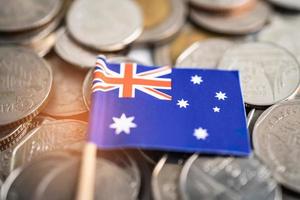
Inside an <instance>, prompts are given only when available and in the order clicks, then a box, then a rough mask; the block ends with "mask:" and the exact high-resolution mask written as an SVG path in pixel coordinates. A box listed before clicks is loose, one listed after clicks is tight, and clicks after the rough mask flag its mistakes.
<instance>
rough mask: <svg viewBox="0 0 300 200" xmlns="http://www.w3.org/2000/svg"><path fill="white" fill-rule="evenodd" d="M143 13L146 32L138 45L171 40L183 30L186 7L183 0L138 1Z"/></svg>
mask: <svg viewBox="0 0 300 200" xmlns="http://www.w3.org/2000/svg"><path fill="white" fill-rule="evenodd" d="M136 2H137V3H138V4H139V5H140V7H141V9H142V11H143V19H144V30H143V33H142V35H141V36H140V37H139V38H138V40H137V42H138V43H160V42H164V41H167V40H169V39H171V38H172V37H173V36H174V35H175V34H176V33H178V32H179V30H180V29H181V28H182V26H183V25H184V22H185V17H186V5H185V2H184V1H182V0H152V1H147V0H136Z"/></svg>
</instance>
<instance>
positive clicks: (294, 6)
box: [268, 0, 300, 10]
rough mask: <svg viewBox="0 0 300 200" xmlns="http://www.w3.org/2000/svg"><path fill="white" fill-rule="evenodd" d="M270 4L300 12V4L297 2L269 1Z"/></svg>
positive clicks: (288, 0)
mask: <svg viewBox="0 0 300 200" xmlns="http://www.w3.org/2000/svg"><path fill="white" fill-rule="evenodd" d="M268 1H269V2H271V3H273V4H275V5H277V6H280V7H283V8H287V9H291V10H300V2H299V1H295V0H268Z"/></svg>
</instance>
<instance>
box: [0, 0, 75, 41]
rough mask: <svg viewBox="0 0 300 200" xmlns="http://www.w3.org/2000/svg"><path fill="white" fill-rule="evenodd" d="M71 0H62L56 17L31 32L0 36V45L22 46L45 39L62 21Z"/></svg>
mask: <svg viewBox="0 0 300 200" xmlns="http://www.w3.org/2000/svg"><path fill="white" fill-rule="evenodd" d="M70 1H71V0H64V1H63V2H64V4H63V7H62V9H61V10H60V11H59V13H58V15H57V16H56V17H55V18H54V19H53V20H52V21H51V22H49V23H47V24H45V25H43V26H41V27H39V28H35V29H33V30H29V31H25V32H18V33H7V34H2V33H1V34H0V44H18V45H19V44H22V45H30V44H32V43H35V42H38V41H40V40H42V39H44V38H45V37H47V36H48V35H49V34H50V33H51V32H53V31H54V30H55V29H56V28H57V26H58V25H59V24H60V22H61V20H62V19H63V17H64V15H65V12H66V9H67V8H68V5H69V3H70Z"/></svg>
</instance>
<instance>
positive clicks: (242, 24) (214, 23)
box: [191, 1, 271, 35]
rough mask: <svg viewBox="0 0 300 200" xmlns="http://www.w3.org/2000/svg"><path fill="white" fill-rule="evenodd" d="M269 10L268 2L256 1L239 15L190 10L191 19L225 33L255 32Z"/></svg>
mask: <svg viewBox="0 0 300 200" xmlns="http://www.w3.org/2000/svg"><path fill="white" fill-rule="evenodd" d="M270 14H271V10H270V8H269V6H268V4H266V3H264V2H262V1H258V2H257V3H256V4H255V6H254V8H252V9H250V10H247V11H245V12H242V13H241V14H239V15H222V14H218V13H217V14H215V13H211V12H205V11H201V12H199V11H197V10H192V11H191V18H192V20H193V21H194V22H195V23H196V24H198V25H199V26H202V27H203V28H206V29H208V30H211V31H214V32H217V33H225V34H237V35H241V34H248V33H253V32H257V31H259V30H260V29H262V28H263V26H264V25H265V23H266V22H267V20H268V18H269V16H270Z"/></svg>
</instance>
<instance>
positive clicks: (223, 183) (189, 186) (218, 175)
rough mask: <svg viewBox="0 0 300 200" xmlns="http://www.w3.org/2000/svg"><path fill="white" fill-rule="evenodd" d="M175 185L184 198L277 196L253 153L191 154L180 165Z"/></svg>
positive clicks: (244, 199)
mask: <svg viewBox="0 0 300 200" xmlns="http://www.w3.org/2000/svg"><path fill="white" fill-rule="evenodd" d="M179 185H180V192H181V194H182V197H183V199H184V200H187V199H189V200H194V199H195V200H196V199H212V200H213V199H215V200H217V199H222V200H227V199H241V200H252V199H261V200H267V199H268V200H275V199H281V191H280V188H279V186H278V185H277V184H276V182H275V181H274V180H273V179H272V178H271V173H270V171H269V170H268V169H267V167H265V166H264V165H262V164H261V163H259V162H258V160H256V159H254V158H253V157H250V158H233V157H227V158H223V157H215V158H213V157H204V156H202V157H198V156H197V155H193V156H192V157H191V158H190V159H189V160H188V161H187V162H186V164H185V165H184V167H183V169H182V172H181V175H180V184H179Z"/></svg>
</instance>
